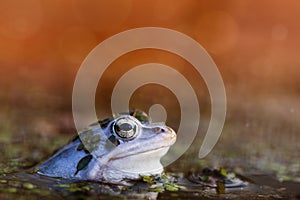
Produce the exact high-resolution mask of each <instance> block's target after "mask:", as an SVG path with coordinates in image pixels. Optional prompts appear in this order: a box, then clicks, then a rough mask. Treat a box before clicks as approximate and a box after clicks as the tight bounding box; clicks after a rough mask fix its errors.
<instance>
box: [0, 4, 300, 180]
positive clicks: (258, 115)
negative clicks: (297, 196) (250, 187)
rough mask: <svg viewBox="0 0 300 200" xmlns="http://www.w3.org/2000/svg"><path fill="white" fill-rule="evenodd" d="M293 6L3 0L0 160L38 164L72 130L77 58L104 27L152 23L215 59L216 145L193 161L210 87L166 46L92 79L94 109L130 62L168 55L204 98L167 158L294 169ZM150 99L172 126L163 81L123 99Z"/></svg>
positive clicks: (104, 106)
mask: <svg viewBox="0 0 300 200" xmlns="http://www.w3.org/2000/svg"><path fill="white" fill-rule="evenodd" d="M299 9H300V2H299V1H297V0H289V1H280V0H261V1H258V0H252V1H250V0H247V1H238V0H228V1H217V0H211V1H202V0H185V1H181V0H174V1H169V0H165V1H158V0H151V1H150V0H144V1H139V0H122V1H117V0H111V1H98V0H89V1H80V0H64V1H59V0H43V1H38V0H27V1H18V0H10V1H8V0H0V67H1V68H0V70H1V72H0V143H1V147H0V149H1V152H4V156H3V157H2V158H1V161H2V162H4V161H7V160H19V161H20V160H21V161H23V160H26V161H28V160H29V161H30V162H31V163H37V162H39V161H40V160H41V159H43V158H45V157H47V156H48V155H49V154H51V151H52V150H54V149H56V148H58V147H59V146H60V145H63V144H64V143H65V142H66V141H68V139H70V138H71V137H72V135H74V134H76V131H75V128H74V123H73V118H72V88H73V82H74V80H75V76H76V73H77V71H78V69H79V67H80V65H81V63H82V61H83V60H84V58H85V57H86V56H87V55H88V53H89V52H90V51H91V50H92V49H93V48H94V47H95V46H96V45H98V44H99V43H100V42H102V41H103V40H105V39H107V38H109V37H110V36H112V35H115V34H117V33H119V32H122V31H125V30H128V29H132V28H137V27H145V26H154V27H165V28H170V29H174V30H176V31H180V32H182V33H184V34H186V35H188V36H190V37H192V38H193V39H195V40H196V41H197V42H199V43H200V44H201V45H202V46H203V47H204V48H205V49H206V50H207V51H208V53H209V54H210V56H211V57H212V58H213V60H214V61H215V63H216V64H217V66H218V68H219V71H220V73H221V75H222V77H223V80H224V84H225V88H226V92H227V101H228V104H227V105H228V107H227V110H228V111H227V118H226V122H225V127H224V130H223V133H222V136H221V138H220V141H219V142H218V144H217V145H216V148H215V149H214V150H213V151H212V152H211V154H210V155H209V156H208V157H207V158H206V159H205V160H200V161H198V160H197V159H196V161H195V159H194V158H195V155H197V153H198V150H199V146H200V145H201V141H202V138H203V134H204V133H205V131H206V129H207V125H208V121H209V117H210V99H209V94H208V92H207V88H206V86H205V83H204V82H203V80H202V78H201V76H200V75H199V76H198V75H195V69H193V66H191V65H190V64H189V63H188V62H186V61H185V60H184V59H182V58H180V57H178V56H176V55H174V54H172V53H168V52H164V51H159V50H151V49H147V50H139V51H134V52H130V53H128V54H125V55H123V56H121V57H120V58H119V59H117V60H116V61H115V62H114V63H112V64H111V65H110V66H109V68H108V69H107V70H106V71H105V73H104V75H103V77H102V78H101V80H100V82H99V85H98V91H97V95H96V106H97V112H99V113H101V116H102V115H103V116H110V115H111V111H110V98H111V97H110V95H111V92H112V89H113V87H114V84H115V83H116V81H117V80H118V79H119V78H120V77H121V76H122V74H124V73H125V72H126V71H127V70H129V69H131V68H133V67H134V66H136V65H139V64H143V63H147V62H159V63H163V64H167V65H169V66H172V67H173V68H174V69H176V70H178V71H180V72H181V73H182V74H183V75H184V76H185V77H186V78H187V79H188V80H189V81H190V83H191V85H192V86H193V88H194V90H195V92H196V94H197V97H198V100H199V101H200V109H201V125H200V129H199V133H198V137H197V140H195V142H194V144H193V147H192V148H191V149H190V151H189V152H187V154H186V155H185V156H183V158H182V159H183V161H181V162H180V163H177V164H176V169H178V170H182V169H184V167H186V166H189V164H190V163H191V162H192V164H199V163H200V164H201V163H202V164H203V163H204V164H209V165H212V166H220V165H228V166H231V167H232V166H233V167H235V170H239V169H240V170H245V169H248V168H250V169H252V168H253V169H254V170H258V169H259V170H266V171H272V172H275V173H276V175H277V177H279V178H281V179H284V180H289V179H295V180H299V177H300V174H299V173H300V161H299V157H300V155H299V152H300V151H299V150H300V145H299V144H300V142H299V141H300V140H299V139H300V133H299V128H300V123H299V119H300V110H299V108H300V101H299V98H300V79H299V78H300V68H299V66H300V59H299V55H298V54H299V52H300V37H299V35H300V23H299V17H300V12H299ZM142 76H143V75H141V77H138V78H143V77H142ZM149 97H153V98H149ZM83 98H84V97H83ZM153 103H161V104H162V105H164V106H165V108H166V110H167V111H168V120H167V124H168V125H170V126H171V127H174V129H177V128H178V124H179V119H180V110H179V107H178V102H177V101H176V99H175V96H174V94H172V93H171V92H170V91H169V90H168V89H167V88H164V87H161V86H158V85H146V86H144V87H141V88H139V89H138V90H137V91H136V92H135V94H134V95H133V97H132V99H131V107H135V108H140V109H145V110H146V111H147V109H148V108H149V107H150V106H151V105H152V104H153ZM191 158H193V159H191ZM193 162H196V163H193ZM178 166H179V167H178ZM176 169H175V167H173V168H172V166H171V167H170V170H176ZM295 177H296V178H295ZM297 177H298V179H297Z"/></svg>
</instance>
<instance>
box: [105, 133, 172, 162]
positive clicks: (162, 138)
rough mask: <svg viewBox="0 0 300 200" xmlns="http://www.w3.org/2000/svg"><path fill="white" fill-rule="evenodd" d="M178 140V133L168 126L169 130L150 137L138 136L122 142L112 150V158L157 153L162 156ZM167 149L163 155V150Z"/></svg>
mask: <svg viewBox="0 0 300 200" xmlns="http://www.w3.org/2000/svg"><path fill="white" fill-rule="evenodd" d="M175 141H176V133H175V132H174V131H173V130H172V129H170V128H168V131H167V132H161V133H158V134H156V135H154V136H152V137H150V138H142V139H139V138H137V139H136V140H134V141H130V142H127V143H123V144H120V145H119V146H117V147H116V148H115V149H114V150H113V151H112V152H111V155H108V156H109V157H110V160H117V159H122V158H125V157H130V156H136V155H142V154H147V155H149V154H151V153H153V154H155V155H156V157H158V156H160V157H162V156H163V155H165V154H166V153H167V151H168V149H169V148H170V146H171V145H173V144H174V143H175ZM163 150H164V151H166V152H165V153H164V154H163V155H161V154H162V153H161V152H162V151H163Z"/></svg>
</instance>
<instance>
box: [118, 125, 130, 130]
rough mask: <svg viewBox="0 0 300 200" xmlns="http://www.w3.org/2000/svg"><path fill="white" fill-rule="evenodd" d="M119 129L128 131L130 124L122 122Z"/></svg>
mask: <svg viewBox="0 0 300 200" xmlns="http://www.w3.org/2000/svg"><path fill="white" fill-rule="evenodd" d="M119 129H121V130H123V131H130V130H132V126H131V125H130V124H128V123H123V124H120V125H119Z"/></svg>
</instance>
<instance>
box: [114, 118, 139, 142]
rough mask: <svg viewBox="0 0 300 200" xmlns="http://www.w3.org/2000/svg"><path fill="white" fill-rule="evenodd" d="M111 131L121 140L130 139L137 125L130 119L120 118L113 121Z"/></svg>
mask: <svg viewBox="0 0 300 200" xmlns="http://www.w3.org/2000/svg"><path fill="white" fill-rule="evenodd" d="M112 129H113V132H114V133H115V134H117V135H118V136H119V137H121V138H132V137H133V136H134V135H135V133H136V130H137V125H136V123H135V122H134V121H132V120H130V119H126V118H120V119H118V120H116V121H115V123H114V124H113V127H112Z"/></svg>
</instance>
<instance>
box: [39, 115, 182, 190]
mask: <svg viewBox="0 0 300 200" xmlns="http://www.w3.org/2000/svg"><path fill="white" fill-rule="evenodd" d="M120 125H121V126H120ZM132 128H134V129H135V131H134V130H133V129H132ZM101 130H102V131H101ZM175 140H176V134H175V132H174V131H173V130H172V129H171V128H169V127H167V126H166V125H165V124H164V123H151V122H150V121H149V120H148V116H147V115H146V114H145V113H144V112H141V111H134V112H131V113H127V114H120V115H117V116H116V117H114V118H111V119H105V120H102V121H98V123H94V124H92V125H90V126H89V127H88V128H86V129H84V130H83V131H82V132H81V133H80V134H79V136H78V137H76V138H75V139H74V140H73V141H71V142H70V143H69V144H67V145H66V146H64V147H63V148H62V149H60V150H59V151H58V152H57V153H55V154H54V155H53V156H52V157H51V158H50V159H48V160H46V161H45V162H44V163H42V164H41V165H39V166H38V167H37V173H39V174H41V175H45V176H50V177H60V178H66V179H78V180H93V181H100V182H106V183H116V184H124V185H128V184H129V183H130V180H136V179H140V177H141V176H144V175H147V176H148V175H159V174H161V173H162V172H163V166H162V165H161V163H160V158H161V157H162V156H163V155H165V154H166V153H167V151H168V149H169V147H170V146H171V145H172V144H174V143H175Z"/></svg>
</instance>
